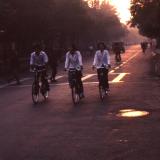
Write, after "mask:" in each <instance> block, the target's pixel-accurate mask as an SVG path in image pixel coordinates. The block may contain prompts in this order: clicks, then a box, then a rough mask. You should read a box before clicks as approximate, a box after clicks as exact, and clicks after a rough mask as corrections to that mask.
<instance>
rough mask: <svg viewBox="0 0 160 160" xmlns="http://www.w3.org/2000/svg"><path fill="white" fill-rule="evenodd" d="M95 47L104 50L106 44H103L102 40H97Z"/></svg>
mask: <svg viewBox="0 0 160 160" xmlns="http://www.w3.org/2000/svg"><path fill="white" fill-rule="evenodd" d="M97 48H98V49H99V50H105V49H106V45H105V44H104V42H99V43H98V44H97Z"/></svg>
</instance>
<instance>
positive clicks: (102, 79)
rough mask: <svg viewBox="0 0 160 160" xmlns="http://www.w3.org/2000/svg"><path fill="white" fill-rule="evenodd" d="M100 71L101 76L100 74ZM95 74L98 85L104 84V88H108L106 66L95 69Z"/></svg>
mask: <svg viewBox="0 0 160 160" xmlns="http://www.w3.org/2000/svg"><path fill="white" fill-rule="evenodd" d="M102 73H103V77H102V76H101V74H102ZM97 74H98V80H99V85H100V86H104V89H109V82H108V69H106V68H100V69H97Z"/></svg>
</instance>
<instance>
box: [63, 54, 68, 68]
mask: <svg viewBox="0 0 160 160" xmlns="http://www.w3.org/2000/svg"><path fill="white" fill-rule="evenodd" d="M68 66H69V52H68V53H66V60H65V66H64V68H65V70H67V68H68Z"/></svg>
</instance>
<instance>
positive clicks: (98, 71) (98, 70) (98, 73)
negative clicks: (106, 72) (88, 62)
mask: <svg viewBox="0 0 160 160" xmlns="http://www.w3.org/2000/svg"><path fill="white" fill-rule="evenodd" d="M100 73H101V69H97V76H98V81H99V86H100V85H101V76H100Z"/></svg>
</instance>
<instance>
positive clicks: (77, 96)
mask: <svg viewBox="0 0 160 160" xmlns="http://www.w3.org/2000/svg"><path fill="white" fill-rule="evenodd" d="M71 90H72V101H73V103H74V104H77V103H78V102H79V100H80V97H79V94H77V92H76V88H75V87H73V88H72V89H71Z"/></svg>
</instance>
